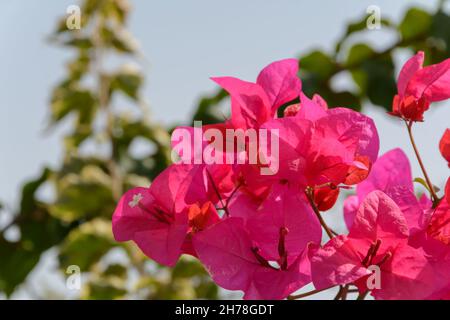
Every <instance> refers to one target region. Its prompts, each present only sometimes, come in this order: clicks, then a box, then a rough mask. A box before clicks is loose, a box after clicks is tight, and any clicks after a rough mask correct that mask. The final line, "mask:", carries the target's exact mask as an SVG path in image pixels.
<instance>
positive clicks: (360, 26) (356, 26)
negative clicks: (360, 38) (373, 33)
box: [335, 14, 392, 53]
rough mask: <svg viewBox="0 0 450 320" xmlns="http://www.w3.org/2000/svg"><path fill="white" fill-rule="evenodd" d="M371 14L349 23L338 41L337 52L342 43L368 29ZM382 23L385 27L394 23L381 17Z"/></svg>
mask: <svg viewBox="0 0 450 320" xmlns="http://www.w3.org/2000/svg"><path fill="white" fill-rule="evenodd" d="M369 16H370V15H368V14H367V15H364V16H363V17H362V18H361V19H359V20H357V21H355V22H352V23H350V24H348V25H347V29H346V31H345V33H344V35H343V36H342V38H341V39H340V40H339V41H338V42H337V43H336V47H335V52H336V53H339V52H340V51H341V48H342V45H343V44H344V42H345V41H346V40H347V39H348V38H350V36H352V35H353V34H355V33H358V32H361V31H367V30H368V29H367V19H368V18H369ZM380 24H381V25H382V26H384V27H392V23H391V22H390V21H389V20H388V19H384V18H381V20H380Z"/></svg>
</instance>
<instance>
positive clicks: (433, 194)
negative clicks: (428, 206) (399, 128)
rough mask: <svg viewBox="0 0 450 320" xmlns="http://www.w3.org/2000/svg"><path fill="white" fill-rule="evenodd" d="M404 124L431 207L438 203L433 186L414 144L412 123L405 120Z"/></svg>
mask: <svg viewBox="0 0 450 320" xmlns="http://www.w3.org/2000/svg"><path fill="white" fill-rule="evenodd" d="M405 124H406V128H407V129H408V135H409V140H410V141H411V145H412V147H413V149H414V153H415V154H416V158H417V161H418V162H419V165H420V168H421V169H422V173H423V175H424V177H425V181H426V183H427V185H428V189H429V190H428V191H429V192H430V195H431V198H432V200H433V205H434V206H435V205H436V204H437V203H438V201H439V198H438V196H437V195H436V192H435V191H434V187H433V184H432V183H431V180H430V177H429V176H428V173H427V170H426V169H425V166H424V165H423V161H422V158H421V157H420V154H419V150H418V149H417V146H416V142H415V141H414V137H413V134H412V125H413V122H412V121H409V122H408V121H406V120H405Z"/></svg>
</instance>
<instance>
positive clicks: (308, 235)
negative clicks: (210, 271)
mask: <svg viewBox="0 0 450 320" xmlns="http://www.w3.org/2000/svg"><path fill="white" fill-rule="evenodd" d="M230 215H231V216H233V211H230ZM245 226H246V228H247V230H248V231H249V234H250V237H251V238H252V239H253V240H254V241H255V242H256V243H257V244H258V248H259V249H260V250H261V254H262V255H263V256H264V257H265V258H266V259H268V260H270V261H276V262H277V263H278V265H280V266H283V265H284V264H286V267H287V266H288V265H291V263H292V262H293V261H295V260H296V259H297V257H298V256H299V255H301V254H302V253H303V252H304V250H305V249H306V247H307V245H308V243H310V242H313V243H320V241H321V238H322V229H321V226H320V223H319V221H318V219H317V217H316V216H315V214H314V212H313V211H312V209H311V206H310V205H309V203H308V200H307V199H306V197H305V195H304V194H303V193H299V192H298V191H297V190H294V189H293V188H292V187H290V186H289V185H288V184H275V185H274V186H273V187H272V190H271V192H270V194H269V195H268V197H267V199H266V200H264V202H263V203H262V204H261V205H260V207H259V208H258V211H256V213H254V214H252V215H251V216H250V217H248V218H247V219H246V224H245Z"/></svg>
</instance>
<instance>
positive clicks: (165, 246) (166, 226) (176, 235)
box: [112, 166, 188, 266]
mask: <svg viewBox="0 0 450 320" xmlns="http://www.w3.org/2000/svg"><path fill="white" fill-rule="evenodd" d="M186 174H187V167H186V166H171V167H169V168H167V169H166V170H165V171H164V172H163V173H161V175H159V176H158V177H157V178H156V179H155V180H154V181H153V183H152V184H151V186H150V188H134V189H132V190H129V191H128V192H127V193H125V194H124V195H123V196H122V198H121V199H120V201H119V204H118V205H117V208H116V210H115V211H114V214H113V219H112V226H113V233H114V237H115V239H116V240H117V241H128V240H133V241H134V242H135V243H136V244H137V245H138V246H139V248H140V249H141V250H142V251H143V252H144V254H145V255H147V256H148V257H150V258H152V259H153V260H155V261H157V262H158V263H161V264H164V265H168V266H173V265H174V264H175V263H176V261H177V260H178V258H179V256H180V255H181V253H182V250H181V247H182V245H183V242H184V239H185V237H186V234H187V231H188V215H187V212H185V206H184V205H180V203H182V202H183V201H181V202H180V201H179V200H180V196H181V193H180V188H181V187H182V185H183V184H182V180H184V179H185V178H186Z"/></svg>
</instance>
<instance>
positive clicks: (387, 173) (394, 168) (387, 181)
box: [344, 148, 413, 229]
mask: <svg viewBox="0 0 450 320" xmlns="http://www.w3.org/2000/svg"><path fill="white" fill-rule="evenodd" d="M394 187H404V188H405V189H407V190H410V191H411V192H412V191H413V182H412V175H411V166H410V164H409V160H408V158H407V156H406V154H405V153H404V152H403V151H402V150H401V149H398V148H397V149H393V150H391V151H388V152H386V153H385V154H384V155H382V156H381V157H379V158H378V159H377V161H376V162H375V164H374V165H373V166H372V170H371V172H370V174H369V176H368V177H367V179H366V180H364V181H362V182H361V183H359V184H358V185H357V187H356V195H355V196H350V197H348V198H347V199H346V200H345V202H344V218H345V223H346V225H347V227H348V228H349V229H350V227H351V225H352V223H353V219H354V217H355V215H356V211H357V210H358V208H359V205H360V203H361V202H362V200H363V199H365V197H366V196H367V195H368V194H369V193H370V192H372V191H375V190H381V191H383V192H386V193H389V190H391V189H392V188H394Z"/></svg>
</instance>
